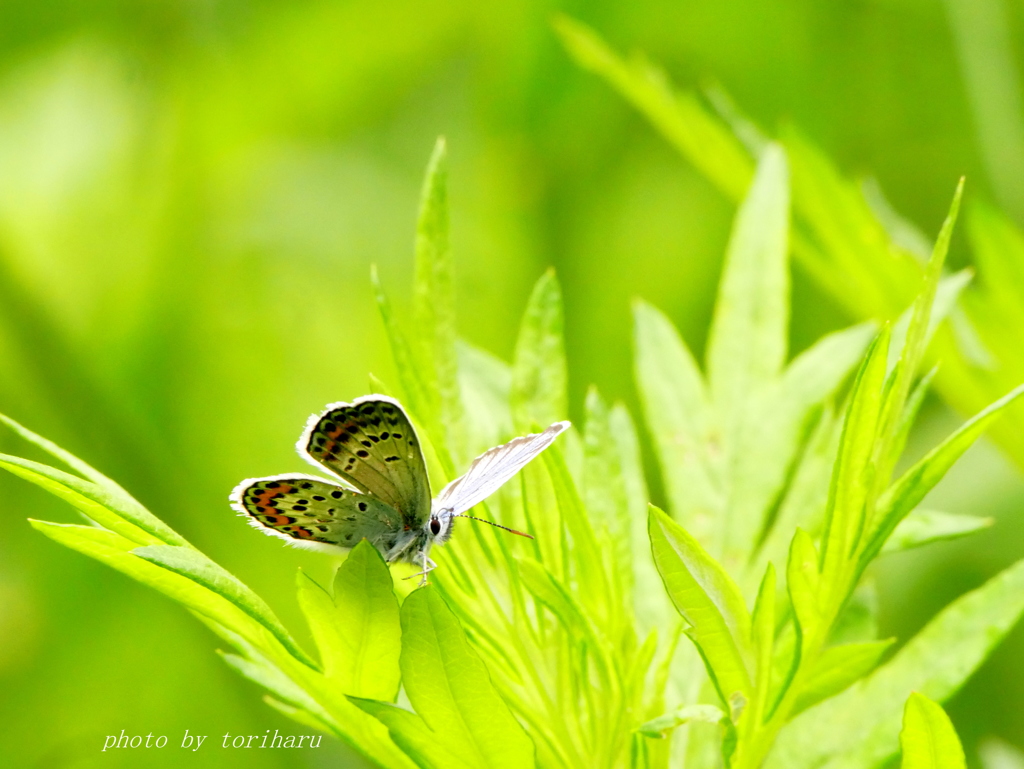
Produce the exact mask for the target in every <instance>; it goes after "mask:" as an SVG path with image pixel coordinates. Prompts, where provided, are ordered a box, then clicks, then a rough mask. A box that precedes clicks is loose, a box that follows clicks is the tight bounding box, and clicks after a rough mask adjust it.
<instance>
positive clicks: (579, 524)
mask: <svg viewBox="0 0 1024 769" xmlns="http://www.w3.org/2000/svg"><path fill="white" fill-rule="evenodd" d="M543 459H544V465H545V467H547V469H548V473H549V475H550V476H551V486H552V488H553V489H554V492H555V500H556V501H557V504H558V509H559V511H560V513H561V519H562V525H563V526H564V527H565V532H566V534H567V535H568V541H569V543H570V544H571V547H572V549H573V551H574V553H573V559H572V560H573V561H574V562H575V564H576V566H577V570H578V573H577V574H575V575H574V576H576V578H577V579H578V580H579V583H580V584H582V585H586V586H587V589H586V590H584V591H582V593H581V596H580V597H581V599H582V603H583V604H584V605H585V606H587V607H588V608H589V609H590V611H591V613H592V615H593V616H595V617H597V618H598V619H599V620H600V621H601V622H602V624H603V623H604V622H605V621H607V620H609V619H610V615H611V613H613V612H614V611H615V609H616V608H617V604H616V603H614V602H613V601H612V592H611V585H610V582H609V580H610V575H609V574H608V569H607V567H606V564H607V559H606V558H603V557H602V554H601V548H600V547H599V546H598V542H597V538H596V536H595V534H594V529H593V526H592V525H591V522H590V518H589V517H588V515H587V511H586V509H585V508H584V506H583V502H582V500H581V499H580V495H579V492H578V490H577V488H576V484H575V482H574V481H573V478H572V475H571V474H570V473H569V468H568V466H567V465H566V462H565V458H564V456H563V454H562V447H561V446H558V445H555V446H552V447H551V448H549V449H548V450H547V451H545V452H544V456H543Z"/></svg>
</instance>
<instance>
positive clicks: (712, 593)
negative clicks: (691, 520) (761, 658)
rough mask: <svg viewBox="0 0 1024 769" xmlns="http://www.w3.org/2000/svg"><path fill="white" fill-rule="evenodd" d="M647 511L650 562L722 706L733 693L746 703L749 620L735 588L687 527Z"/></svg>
mask: <svg viewBox="0 0 1024 769" xmlns="http://www.w3.org/2000/svg"><path fill="white" fill-rule="evenodd" d="M650 510H651V512H650V518H649V523H648V526H649V532H650V538H651V549H652V551H653V552H654V562H655V564H657V566H658V571H659V572H660V573H661V578H662V580H663V581H664V583H665V589H666V591H668V594H669V597H670V598H671V599H672V603H673V604H675V607H676V609H677V610H678V611H679V613H680V614H681V615H682V616H683V619H685V620H686V621H687V622H688V623H689V624H690V626H691V627H690V629H689V630H688V633H689V634H690V637H691V638H692V639H693V642H694V643H695V644H696V645H697V647H698V649H699V650H700V653H701V656H702V657H703V659H704V662H705V664H706V665H707V668H708V674H709V675H710V676H711V679H712V681H713V682H714V684H715V687H716V688H717V690H718V693H719V696H720V697H721V698H722V702H723V703H725V705H726V707H727V708H730V706H731V703H732V702H733V700H734V695H735V694H737V693H738V694H739V695H740V696H742V697H744V698H745V699H747V700H749V698H750V692H751V684H750V673H749V667H748V662H747V661H748V660H749V659H750V657H751V652H750V616H749V614H747V608H746V606H745V605H744V603H743V596H742V595H741V594H740V591H739V588H737V587H736V585H735V583H734V582H733V581H732V579H731V578H730V577H729V575H728V574H726V572H725V570H724V569H723V568H722V567H721V565H719V564H718V562H717V561H715V560H714V559H713V558H711V556H709V555H708V554H707V553H706V552H705V551H704V549H703V548H702V547H701V546H700V545H699V544H698V543H697V540H695V539H694V538H693V537H691V536H690V535H689V534H688V533H687V532H686V530H685V529H683V528H682V527H681V526H680V525H679V524H677V523H676V522H675V521H673V520H672V519H671V518H669V517H668V516H667V515H666V514H665V513H663V512H662V511H661V510H659V509H658V508H657V507H655V506H654V505H651V508H650Z"/></svg>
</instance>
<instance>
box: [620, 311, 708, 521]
mask: <svg viewBox="0 0 1024 769" xmlns="http://www.w3.org/2000/svg"><path fill="white" fill-rule="evenodd" d="M633 316H634V319H635V324H636V381H637V386H638V388H639V390H640V400H641V402H642V403H643V407H644V416H645V417H646V420H647V429H648V431H649V432H650V434H651V438H652V439H653V440H654V445H655V448H656V449H657V454H658V461H659V464H660V466H661V476H662V478H663V480H664V483H665V488H666V491H667V493H668V498H669V501H670V503H671V506H672V513H673V515H674V516H675V517H676V518H677V519H678V520H679V521H680V522H681V523H682V524H683V525H684V526H685V527H686V528H687V529H688V530H689V531H691V532H692V533H693V534H694V536H696V537H697V538H698V539H701V540H702V541H710V532H711V531H713V530H714V529H715V528H716V523H715V522H716V519H717V516H718V514H719V513H720V511H721V510H722V508H723V499H722V492H721V488H720V479H719V478H718V473H717V468H716V467H715V466H714V465H715V463H714V462H713V460H712V457H711V453H710V450H709V444H710V443H711V440H712V436H713V435H714V434H715V432H716V429H715V425H714V421H713V416H712V412H711V406H710V404H709V402H708V396H707V393H706V391H705V389H704V382H703V380H702V378H701V375H700V370H699V369H698V368H697V363H696V361H694V359H693V356H692V355H691V354H690V351H689V350H688V349H687V347H686V345H685V344H684V343H683V340H682V339H681V338H680V336H679V333H678V332H677V331H676V329H675V328H674V327H673V326H672V323H671V321H669V319H668V318H666V317H665V316H664V315H663V314H662V313H660V312H659V311H658V310H656V309H655V308H654V307H652V306H650V305H649V304H645V303H643V302H636V303H635V305H634V308H633Z"/></svg>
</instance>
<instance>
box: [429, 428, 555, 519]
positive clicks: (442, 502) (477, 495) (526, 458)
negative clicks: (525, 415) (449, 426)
mask: <svg viewBox="0 0 1024 769" xmlns="http://www.w3.org/2000/svg"><path fill="white" fill-rule="evenodd" d="M567 427H569V423H568V422H555V423H554V424H553V425H551V427H549V428H548V429H547V430H545V431H544V432H541V433H532V434H530V435H523V436H521V437H519V438H513V439H512V440H511V441H509V442H508V443H505V444H503V445H501V446H495V447H494V448H493V449H489V450H487V451H485V452H484V453H483V454H481V455H480V456H478V457H477V458H476V459H474V460H473V463H472V464H471V465H470V466H469V470H467V471H466V474H465V475H463V476H461V477H459V478H456V479H455V480H454V481H452V482H451V483H449V484H448V485H447V486H445V487H444V488H443V489H441V493H440V494H438V495H437V499H435V500H434V510H435V511H439V510H451V514H452V515H461V514H462V513H464V512H466V511H467V510H469V509H470V508H471V507H473V506H474V505H476V504H479V503H480V502H482V501H483V500H485V499H487V497H489V496H491V494H493V493H494V492H496V491H497V490H498V489H499V488H501V487H502V486H503V485H505V483H506V482H507V481H508V480H509V479H510V478H512V476H514V475H515V474H516V473H518V472H519V471H520V470H522V469H523V468H524V467H526V465H527V464H529V463H530V461H531V460H532V459H533V458H534V457H536V456H537V455H538V454H540V453H541V452H542V451H544V449H546V448H547V447H548V446H550V445H551V444H552V443H553V442H554V440H555V438H557V437H558V436H559V435H560V434H561V433H562V432H563V431H564V430H565V429H566V428H567Z"/></svg>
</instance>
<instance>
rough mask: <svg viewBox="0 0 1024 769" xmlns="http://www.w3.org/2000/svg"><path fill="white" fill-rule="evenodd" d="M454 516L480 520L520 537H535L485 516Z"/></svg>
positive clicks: (454, 516) (455, 516)
mask: <svg viewBox="0 0 1024 769" xmlns="http://www.w3.org/2000/svg"><path fill="white" fill-rule="evenodd" d="M452 518H469V520H471V521H480V523H489V524H490V525H491V526H497V527H498V528H499V529H504V530H505V531H508V532H511V533H512V534H518V535H519V536H520V537H526V538H527V539H533V535H532V534H524V533H523V532H521V531H516V530H515V529H510V528H509V527H508V526H502V525H501V524H500V523H495V522H494V521H487V520H484V519H483V518H474V517H473V516H472V515H453V516H452Z"/></svg>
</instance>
